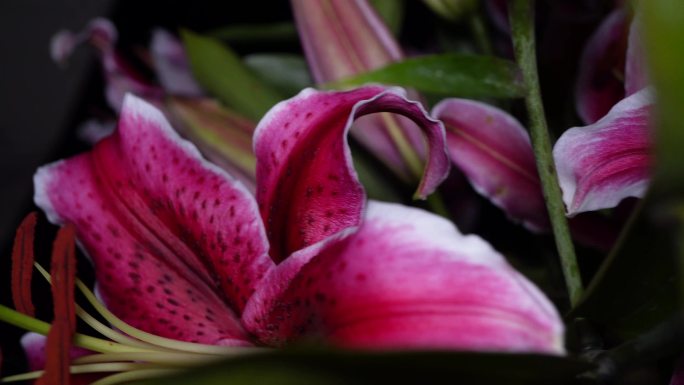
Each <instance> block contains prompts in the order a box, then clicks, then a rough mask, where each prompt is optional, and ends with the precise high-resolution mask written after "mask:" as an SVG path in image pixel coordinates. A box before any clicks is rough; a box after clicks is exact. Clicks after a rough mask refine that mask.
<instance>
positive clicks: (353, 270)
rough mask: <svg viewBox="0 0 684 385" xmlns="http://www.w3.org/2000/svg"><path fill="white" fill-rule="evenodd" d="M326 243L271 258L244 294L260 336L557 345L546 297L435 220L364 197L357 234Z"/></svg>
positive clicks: (499, 347)
mask: <svg viewBox="0 0 684 385" xmlns="http://www.w3.org/2000/svg"><path fill="white" fill-rule="evenodd" d="M324 243H325V245H323V246H322V247H321V250H319V251H318V252H317V253H309V252H308V250H302V252H301V253H297V254H295V255H293V256H291V257H290V258H289V259H288V260H286V261H285V262H283V263H282V264H281V265H279V266H278V267H277V268H276V269H275V270H273V271H272V272H271V274H270V275H269V276H268V278H267V279H266V280H265V281H264V285H263V287H262V288H260V289H259V290H258V291H257V293H256V294H255V296H254V297H253V298H252V300H250V302H249V304H248V305H247V308H246V309H245V313H244V314H243V322H244V324H245V325H246V327H247V328H248V330H250V331H251V332H252V333H254V334H255V335H256V336H257V337H258V338H259V339H260V340H261V341H262V342H265V343H268V344H274V345H282V344H284V343H286V342H288V341H291V340H296V339H302V338H321V337H323V338H324V339H325V340H326V341H328V342H329V343H332V344H335V345H341V346H347V347H363V348H374V349H383V348H445V349H464V350H478V351H515V352H542V353H554V354H559V353H562V351H563V348H562V339H563V324H562V322H561V320H560V318H559V316H558V313H557V312H556V310H555V309H554V308H553V306H552V305H551V303H550V302H549V301H548V300H547V299H546V298H545V297H544V295H543V294H542V293H541V292H540V291H539V290H538V289H537V288H536V287H534V286H533V285H532V284H531V283H530V282H529V281H527V280H526V279H525V278H524V277H523V276H522V275H520V274H519V273H518V272H516V271H515V270H514V269H513V268H512V267H510V266H509V265H508V264H507V263H506V261H505V260H504V258H503V257H502V256H501V255H499V254H498V253H497V252H496V251H494V250H493V249H492V248H491V247H490V246H489V245H488V244H487V243H485V242H484V241H483V240H482V239H480V238H478V237H476V236H464V235H462V234H460V233H459V232H458V230H457V229H456V228H455V227H454V226H453V225H452V224H451V223H450V222H448V221H446V220H444V219H442V218H440V217H437V216H435V215H433V214H430V213H428V212H425V211H422V210H419V209H414V208H408V207H405V206H401V205H396V204H387V203H379V202H370V203H369V205H368V212H367V216H366V218H365V220H364V222H363V224H362V225H361V227H360V229H359V230H358V232H356V233H354V234H351V235H349V236H347V237H341V238H338V239H335V240H334V241H332V242H327V241H325V242H324Z"/></svg>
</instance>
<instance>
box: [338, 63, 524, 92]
mask: <svg viewBox="0 0 684 385" xmlns="http://www.w3.org/2000/svg"><path fill="white" fill-rule="evenodd" d="M365 83H385V84H393V85H399V86H404V87H411V88H415V89H417V90H418V91H423V92H428V93H433V94H440V95H443V96H462V97H473V98H485V97H492V98H517V97H521V96H523V95H524V87H523V84H522V79H521V76H520V71H519V69H518V67H517V66H516V65H515V64H514V63H513V62H510V61H508V60H503V59H498V58H495V57H492V56H477V55H463V54H443V55H433V56H423V57H418V58H412V59H406V60H403V61H401V62H397V63H393V64H390V65H388V66H386V67H383V68H381V69H378V70H375V71H371V72H368V73H364V74H361V75H358V76H355V77H352V78H349V79H344V80H341V81H338V82H335V83H332V84H329V85H328V86H331V87H340V88H345V87H352V86H358V85H361V84H365Z"/></svg>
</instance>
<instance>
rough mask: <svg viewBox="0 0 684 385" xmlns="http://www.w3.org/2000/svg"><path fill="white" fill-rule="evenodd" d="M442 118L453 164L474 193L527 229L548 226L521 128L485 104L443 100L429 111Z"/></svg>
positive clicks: (523, 131)
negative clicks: (468, 181)
mask: <svg viewBox="0 0 684 385" xmlns="http://www.w3.org/2000/svg"><path fill="white" fill-rule="evenodd" d="M432 116H434V117H436V118H437V119H439V120H441V121H442V122H444V126H445V128H446V133H447V147H448V149H449V155H451V160H452V161H453V162H454V164H455V165H456V166H457V167H458V168H459V169H460V170H461V171H463V173H464V174H465V175H466V176H467V177H468V179H469V180H470V183H471V184H472V185H473V187H474V188H475V190H477V191H478V192H479V193H480V194H482V195H484V196H485V197H487V198H489V199H490V200H491V201H492V203H494V204H495V205H497V206H498V207H501V208H502V209H503V210H504V211H505V212H506V214H508V215H509V216H510V217H511V218H512V219H514V220H517V221H522V222H523V224H525V226H527V227H528V228H530V229H533V230H537V231H540V230H546V229H548V227H549V220H548V215H547V213H546V206H545V203H544V198H543V196H542V192H541V185H540V182H539V176H538V175H537V166H536V163H535V160H534V153H533V152H532V145H531V144H530V138H529V135H528V134H527V131H525V129H524V128H523V126H522V125H521V124H520V123H519V122H518V121H517V120H516V119H515V118H514V117H512V116H510V115H509V114H507V113H506V112H504V111H502V110H500V109H498V108H496V107H492V106H490V105H487V104H484V103H481V102H476V101H473V100H466V99H455V98H453V99H445V100H443V101H442V102H440V103H439V104H438V105H436V106H435V108H434V109H433V110H432Z"/></svg>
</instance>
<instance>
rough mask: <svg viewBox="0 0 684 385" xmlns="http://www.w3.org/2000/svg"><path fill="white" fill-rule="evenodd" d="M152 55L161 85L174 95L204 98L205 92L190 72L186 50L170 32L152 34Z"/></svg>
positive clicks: (161, 30)
mask: <svg viewBox="0 0 684 385" xmlns="http://www.w3.org/2000/svg"><path fill="white" fill-rule="evenodd" d="M150 53H151V54H152V60H154V66H155V68H156V70H157V76H158V77H159V83H161V85H162V87H164V90H165V91H166V92H167V93H169V94H172V95H181V96H202V95H203V94H204V92H203V91H202V88H201V87H200V86H199V84H197V82H196V81H195V78H194V77H193V75H192V71H191V70H190V63H189V61H188V57H187V55H186V53H185V48H183V45H182V44H181V42H180V41H178V39H177V38H176V37H175V36H173V35H172V34H171V33H169V32H168V31H165V30H163V29H156V30H155V31H154V32H153V34H152V41H151V43H150Z"/></svg>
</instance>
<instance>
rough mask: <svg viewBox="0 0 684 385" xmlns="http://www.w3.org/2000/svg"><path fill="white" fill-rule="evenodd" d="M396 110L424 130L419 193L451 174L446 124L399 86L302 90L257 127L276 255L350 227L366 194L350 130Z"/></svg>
mask: <svg viewBox="0 0 684 385" xmlns="http://www.w3.org/2000/svg"><path fill="white" fill-rule="evenodd" d="M376 112H393V113H397V114H401V115H404V116H406V117H408V118H410V119H412V120H413V121H414V122H415V123H416V124H417V125H418V126H419V127H420V128H421V129H422V130H423V132H424V133H425V135H426V137H427V143H428V145H429V149H430V154H429V158H428V162H427V165H426V171H425V174H424V175H423V179H422V180H421V183H420V186H419V187H418V191H417V192H416V194H417V196H418V197H420V198H425V196H427V195H428V194H430V193H431V192H432V191H434V189H435V188H436V187H437V186H438V185H439V184H440V183H441V182H442V181H443V180H444V178H446V175H447V173H448V170H449V158H448V155H447V154H446V147H445V138H444V127H443V126H442V124H441V123H440V122H438V121H435V120H432V119H431V118H429V116H428V115H427V113H426V112H425V110H424V109H423V108H422V106H421V105H420V104H418V103H416V102H410V101H408V100H406V99H405V98H404V95H403V93H402V90H401V89H397V88H393V89H385V88H383V87H380V86H367V87H362V88H358V89H355V90H353V91H348V92H319V91H315V90H312V89H307V90H304V91H302V92H301V93H300V94H299V95H297V96H295V97H294V98H292V99H289V100H287V101H284V102H281V103H279V104H277V105H276V106H275V107H273V108H272V109H271V111H269V112H268V114H267V115H266V116H265V117H264V118H263V119H262V120H261V122H260V123H259V125H258V126H257V129H256V132H255V133H254V152H255V154H256V157H257V186H258V190H257V201H258V202H259V207H260V210H261V216H262V218H263V220H264V223H265V224H266V230H267V234H268V237H269V239H270V241H271V256H272V257H273V258H274V259H275V260H276V261H281V260H283V259H285V258H286V257H287V256H288V255H290V254H291V253H292V252H294V251H296V250H298V249H301V248H303V247H306V246H309V245H311V244H314V243H316V242H318V241H320V240H322V239H324V238H326V237H328V236H330V235H331V234H334V233H337V232H338V231H340V230H343V229H345V228H347V227H352V226H357V225H358V224H359V222H360V220H361V212H362V210H363V206H364V202H365V199H366V197H365V194H364V191H363V187H362V186H361V184H360V183H359V180H358V178H357V175H356V172H355V170H354V167H353V164H352V160H351V153H350V150H349V146H348V144H347V132H348V131H349V127H350V126H351V124H352V121H353V120H354V118H356V117H358V116H363V115H366V114H372V113H376Z"/></svg>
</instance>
